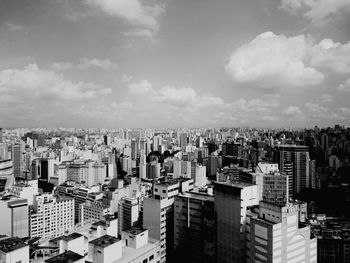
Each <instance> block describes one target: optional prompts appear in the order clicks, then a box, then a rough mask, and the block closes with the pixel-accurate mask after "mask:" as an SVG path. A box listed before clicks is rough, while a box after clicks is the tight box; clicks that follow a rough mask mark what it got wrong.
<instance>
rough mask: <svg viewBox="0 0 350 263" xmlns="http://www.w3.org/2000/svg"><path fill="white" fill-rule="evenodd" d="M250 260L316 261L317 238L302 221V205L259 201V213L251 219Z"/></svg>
mask: <svg viewBox="0 0 350 263" xmlns="http://www.w3.org/2000/svg"><path fill="white" fill-rule="evenodd" d="M247 238H248V240H250V248H248V249H247V250H249V251H247V252H248V253H247V261H248V262H268V263H269V262H271V263H272V262H283V263H293V262H303V263H311V262H317V240H316V238H311V232H310V227H309V226H306V225H300V224H299V206H298V205H297V204H292V203H290V204H288V205H286V206H279V205H273V204H267V203H264V202H260V206H259V215H258V216H257V217H252V218H250V228H249V229H248V232H247Z"/></svg>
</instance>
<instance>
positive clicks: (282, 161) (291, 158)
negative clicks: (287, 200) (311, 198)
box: [279, 145, 310, 195]
mask: <svg viewBox="0 0 350 263" xmlns="http://www.w3.org/2000/svg"><path fill="white" fill-rule="evenodd" d="M290 163H292V168H293V175H292V178H293V179H292V181H293V188H292V189H293V195H295V194H298V193H300V192H301V191H302V190H303V189H305V188H309V187H310V169H309V164H310V157H309V147H307V146H299V145H298V146H297V145H285V146H280V147H279V165H280V171H281V172H283V173H285V174H288V172H290ZM286 168H287V169H286ZM287 170H288V171H287Z"/></svg>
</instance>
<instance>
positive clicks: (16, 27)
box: [5, 22, 23, 31]
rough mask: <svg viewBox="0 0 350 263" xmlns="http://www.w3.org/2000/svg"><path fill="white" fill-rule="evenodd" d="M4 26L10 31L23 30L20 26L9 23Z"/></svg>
mask: <svg viewBox="0 0 350 263" xmlns="http://www.w3.org/2000/svg"><path fill="white" fill-rule="evenodd" d="M5 26H7V28H8V29H9V30H10V31H19V30H22V29H23V27H22V26H20V25H17V24H13V23H10V22H5Z"/></svg>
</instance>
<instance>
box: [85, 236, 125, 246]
mask: <svg viewBox="0 0 350 263" xmlns="http://www.w3.org/2000/svg"><path fill="white" fill-rule="evenodd" d="M118 241H120V239H119V238H116V237H112V236H110V235H104V236H102V237H100V238H96V239H94V240H92V241H90V242H89V243H91V244H93V245H95V246H98V247H102V248H105V247H108V246H110V245H112V244H114V243H116V242H118Z"/></svg>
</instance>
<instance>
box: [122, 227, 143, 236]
mask: <svg viewBox="0 0 350 263" xmlns="http://www.w3.org/2000/svg"><path fill="white" fill-rule="evenodd" d="M123 231H124V232H126V233H129V234H132V235H138V234H141V233H142V232H145V231H146V229H143V228H140V227H131V228H129V229H126V230H123Z"/></svg>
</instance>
